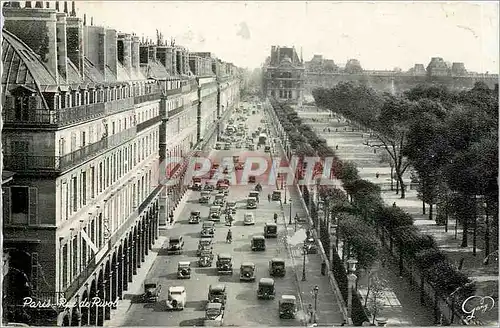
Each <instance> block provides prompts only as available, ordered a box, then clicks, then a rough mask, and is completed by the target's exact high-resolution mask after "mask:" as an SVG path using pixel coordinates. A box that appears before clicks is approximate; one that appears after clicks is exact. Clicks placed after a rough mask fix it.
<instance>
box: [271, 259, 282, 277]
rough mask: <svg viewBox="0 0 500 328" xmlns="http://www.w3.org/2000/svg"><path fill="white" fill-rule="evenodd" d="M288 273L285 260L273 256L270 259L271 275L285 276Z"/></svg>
mask: <svg viewBox="0 0 500 328" xmlns="http://www.w3.org/2000/svg"><path fill="white" fill-rule="evenodd" d="M285 274H286V268H285V260H284V259H282V258H273V259H271V260H270V261H269V275H270V276H271V277H284V276H285Z"/></svg>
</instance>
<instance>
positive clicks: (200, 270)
mask: <svg viewBox="0 0 500 328" xmlns="http://www.w3.org/2000/svg"><path fill="white" fill-rule="evenodd" d="M194 271H195V272H196V273H197V274H204V275H206V276H209V277H217V276H218V275H219V274H218V273H217V268H195V269H194Z"/></svg>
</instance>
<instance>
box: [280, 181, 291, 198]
mask: <svg viewBox="0 0 500 328" xmlns="http://www.w3.org/2000/svg"><path fill="white" fill-rule="evenodd" d="M281 181H283V180H281ZM290 202H291V200H290ZM285 204H286V182H285Z"/></svg>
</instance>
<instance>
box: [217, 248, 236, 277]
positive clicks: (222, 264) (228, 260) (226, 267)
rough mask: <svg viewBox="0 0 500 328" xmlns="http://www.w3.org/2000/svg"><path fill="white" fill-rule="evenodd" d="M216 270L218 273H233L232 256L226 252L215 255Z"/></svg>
mask: <svg viewBox="0 0 500 328" xmlns="http://www.w3.org/2000/svg"><path fill="white" fill-rule="evenodd" d="M217 272H218V273H219V274H233V257H232V256H231V255H230V254H227V253H221V254H219V255H218V256H217Z"/></svg>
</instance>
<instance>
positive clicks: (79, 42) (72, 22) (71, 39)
mask: <svg viewBox="0 0 500 328" xmlns="http://www.w3.org/2000/svg"><path fill="white" fill-rule="evenodd" d="M66 24H67V28H66V44H67V46H66V47H67V53H68V58H69V59H70V60H71V62H72V63H73V64H74V65H75V66H76V68H77V69H78V73H79V74H80V77H82V78H83V77H84V60H85V56H84V55H85V49H84V42H83V21H82V20H81V19H80V18H78V17H76V16H70V17H67V18H66Z"/></svg>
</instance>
